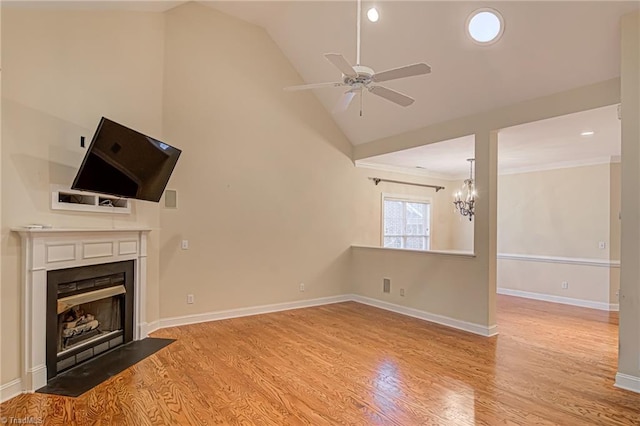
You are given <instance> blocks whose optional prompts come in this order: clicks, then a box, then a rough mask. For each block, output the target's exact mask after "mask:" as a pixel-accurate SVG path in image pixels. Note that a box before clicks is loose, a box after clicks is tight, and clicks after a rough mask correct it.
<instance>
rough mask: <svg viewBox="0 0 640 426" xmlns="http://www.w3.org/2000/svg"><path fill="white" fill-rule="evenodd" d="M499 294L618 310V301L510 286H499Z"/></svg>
mask: <svg viewBox="0 0 640 426" xmlns="http://www.w3.org/2000/svg"><path fill="white" fill-rule="evenodd" d="M497 292H498V294H504V295H506V296H516V297H524V298H525V299H534V300H542V301H544V302H554V303H562V304H563V305H573V306H580V307H582V308H591V309H599V310H601V311H617V310H619V305H618V304H617V303H605V302H595V301H593V300H584V299H573V298H571V297H563V296H554V295H551V294H543V293H532V292H529V291H522V290H512V289H510V288H498V290H497Z"/></svg>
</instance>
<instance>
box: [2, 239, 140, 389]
mask: <svg viewBox="0 0 640 426" xmlns="http://www.w3.org/2000/svg"><path fill="white" fill-rule="evenodd" d="M12 231H14V232H17V233H19V234H20V236H21V239H22V305H23V309H22V335H23V339H22V350H21V354H22V377H21V383H22V388H23V391H27V392H33V391H35V390H36V389H39V388H41V387H43V386H45V385H46V384H47V377H48V376H49V377H51V376H50V375H49V374H48V372H47V337H46V336H47V297H48V292H47V288H48V285H47V284H48V283H47V281H48V275H49V272H52V273H53V275H56V274H57V272H55V271H61V270H67V269H70V268H77V267H83V266H89V265H105V264H114V263H116V262H124V261H132V262H131V265H132V267H133V270H132V272H131V274H132V278H133V279H132V283H131V284H130V288H129V289H128V290H127V289H125V291H129V292H130V293H133V294H132V295H133V297H132V298H131V303H132V310H131V317H132V318H131V326H130V328H131V330H130V331H129V333H130V337H131V340H141V339H143V338H145V337H147V331H146V329H147V327H146V322H145V309H144V307H145V294H146V276H147V273H146V270H147V235H148V232H149V231H150V229H147V228H135V229H69V228H66V229H65V228H50V229H28V228H13V229H12ZM116 274H117V272H116ZM98 275H100V274H98ZM107 275H109V274H107ZM116 281H117V280H116ZM71 283H73V280H71ZM66 284H69V282H67V283H66ZM116 284H117V283H116ZM85 285H86V284H85ZM123 285H124V284H123ZM94 287H95V283H94ZM105 287H106V286H105V285H102V284H100V283H98V286H97V288H96V289H97V290H100V289H103V288H105ZM115 287H117V285H116V286H115ZM125 287H126V286H125ZM67 289H68V287H67ZM96 289H94V290H96ZM76 290H77V288H76ZM114 291H115V290H108V291H107V292H114ZM71 293H74V292H73V291H72V292H70V293H69V294H71ZM77 293H78V292H77V291H76V292H75V294H77ZM109 297H119V296H118V295H117V294H114V295H110V296H109ZM118 303H120V302H118ZM92 309H96V308H92ZM122 314H124V312H123V313H122ZM103 321H104V320H103ZM124 334H126V330H125V329H123V336H124ZM75 343H77V342H75ZM100 343H103V342H100ZM101 348H104V345H103V346H102V347H101ZM56 355H57V353H56ZM62 367H64V365H62Z"/></svg>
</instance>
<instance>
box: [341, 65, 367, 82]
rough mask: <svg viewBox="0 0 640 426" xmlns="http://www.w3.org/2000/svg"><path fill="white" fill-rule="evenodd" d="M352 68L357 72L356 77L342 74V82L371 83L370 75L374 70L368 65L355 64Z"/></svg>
mask: <svg viewBox="0 0 640 426" xmlns="http://www.w3.org/2000/svg"><path fill="white" fill-rule="evenodd" d="M353 70H354V71H355V72H356V73H357V74H358V75H357V76H356V77H349V76H348V75H344V74H343V75H342V78H343V81H344V84H348V85H350V86H351V85H358V84H360V85H363V86H366V85H367V84H369V83H371V77H372V76H373V75H374V74H375V71H373V69H371V68H369V67H365V66H362V65H355V66H354V67H353Z"/></svg>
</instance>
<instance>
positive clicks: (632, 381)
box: [614, 373, 640, 393]
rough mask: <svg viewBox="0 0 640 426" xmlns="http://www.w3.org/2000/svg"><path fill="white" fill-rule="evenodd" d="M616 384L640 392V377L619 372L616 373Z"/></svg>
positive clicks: (621, 387)
mask: <svg viewBox="0 0 640 426" xmlns="http://www.w3.org/2000/svg"><path fill="white" fill-rule="evenodd" d="M614 386H615V387H617V388H620V389H625V390H628V391H631V392H636V393H640V377H635V376H630V375H628V374H623V373H618V374H616V383H615V384H614Z"/></svg>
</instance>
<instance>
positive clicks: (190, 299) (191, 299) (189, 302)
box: [187, 294, 194, 305]
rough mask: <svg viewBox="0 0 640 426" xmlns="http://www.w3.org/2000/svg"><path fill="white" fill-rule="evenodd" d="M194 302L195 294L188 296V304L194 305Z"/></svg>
mask: <svg viewBox="0 0 640 426" xmlns="http://www.w3.org/2000/svg"><path fill="white" fill-rule="evenodd" d="M193 301H194V299H193V294H187V304H189V305H192V304H193Z"/></svg>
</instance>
